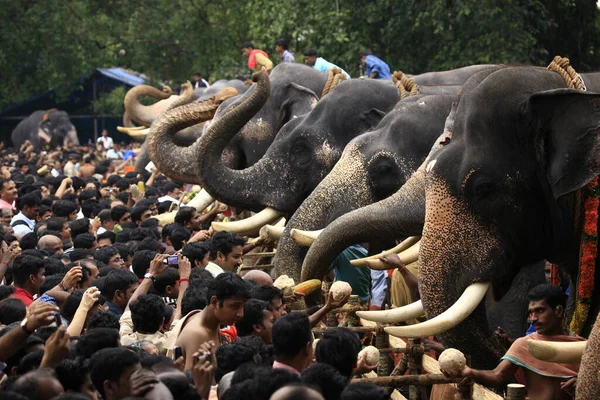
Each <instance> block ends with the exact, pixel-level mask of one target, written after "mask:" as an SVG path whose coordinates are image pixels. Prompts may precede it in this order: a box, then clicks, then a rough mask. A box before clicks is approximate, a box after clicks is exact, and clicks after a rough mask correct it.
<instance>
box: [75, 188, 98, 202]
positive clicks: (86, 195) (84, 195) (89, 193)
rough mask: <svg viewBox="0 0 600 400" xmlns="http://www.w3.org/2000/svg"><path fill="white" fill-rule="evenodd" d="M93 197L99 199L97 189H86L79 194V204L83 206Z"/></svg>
mask: <svg viewBox="0 0 600 400" xmlns="http://www.w3.org/2000/svg"><path fill="white" fill-rule="evenodd" d="M93 197H95V198H98V191H97V190H96V189H85V190H82V191H81V192H80V193H79V196H77V200H79V204H83V203H85V202H86V201H88V200H90V199H91V198H93Z"/></svg>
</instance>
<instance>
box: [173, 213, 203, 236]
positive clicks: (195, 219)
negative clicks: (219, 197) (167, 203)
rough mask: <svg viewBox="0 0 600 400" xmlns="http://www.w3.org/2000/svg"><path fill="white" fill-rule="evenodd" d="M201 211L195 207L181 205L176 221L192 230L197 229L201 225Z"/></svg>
mask: <svg viewBox="0 0 600 400" xmlns="http://www.w3.org/2000/svg"><path fill="white" fill-rule="evenodd" d="M200 217H201V215H200V213H198V211H196V209H195V208H194V207H181V208H180V209H179V210H178V211H177V214H175V222H176V223H178V224H181V225H183V226H185V227H186V228H188V229H189V230H191V231H197V230H199V229H200V228H201V226H200Z"/></svg>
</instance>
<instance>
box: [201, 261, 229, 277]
mask: <svg viewBox="0 0 600 400" xmlns="http://www.w3.org/2000/svg"><path fill="white" fill-rule="evenodd" d="M204 269H205V270H207V271H208V272H210V273H211V274H212V276H213V278H216V277H217V276H219V275H220V274H222V273H223V272H225V270H224V269H223V268H221V267H219V266H218V265H217V264H215V263H214V262H212V261H209V262H208V265H207V266H206V267H205V268H204Z"/></svg>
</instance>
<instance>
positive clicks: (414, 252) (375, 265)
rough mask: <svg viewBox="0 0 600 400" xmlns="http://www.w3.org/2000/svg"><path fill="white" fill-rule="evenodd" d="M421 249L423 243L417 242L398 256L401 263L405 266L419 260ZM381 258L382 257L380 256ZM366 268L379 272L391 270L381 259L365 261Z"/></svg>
mask: <svg viewBox="0 0 600 400" xmlns="http://www.w3.org/2000/svg"><path fill="white" fill-rule="evenodd" d="M420 248H421V242H417V244H415V245H413V246H412V247H411V248H410V249H408V250H405V251H404V252H402V253H400V254H398V257H400V261H402V263H403V264H404V265H408V264H412V263H414V262H416V261H418V260H419V249H420ZM380 257H381V256H380ZM365 266H367V267H369V268H371V269H374V270H377V271H383V270H387V269H390V264H386V263H384V262H383V261H381V260H379V259H371V260H366V261H365Z"/></svg>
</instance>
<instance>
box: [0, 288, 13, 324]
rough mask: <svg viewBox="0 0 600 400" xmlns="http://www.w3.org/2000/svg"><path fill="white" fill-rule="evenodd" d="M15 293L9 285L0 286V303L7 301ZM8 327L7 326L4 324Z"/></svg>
mask: <svg viewBox="0 0 600 400" xmlns="http://www.w3.org/2000/svg"><path fill="white" fill-rule="evenodd" d="M14 292H15V288H14V287H12V286H9V285H0V301H2V300H5V299H8V298H9V297H8V296H10V295H12V294H13V293H14ZM6 325H8V324H6Z"/></svg>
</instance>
